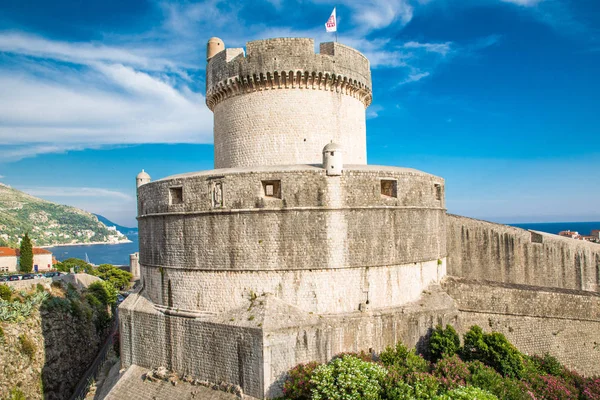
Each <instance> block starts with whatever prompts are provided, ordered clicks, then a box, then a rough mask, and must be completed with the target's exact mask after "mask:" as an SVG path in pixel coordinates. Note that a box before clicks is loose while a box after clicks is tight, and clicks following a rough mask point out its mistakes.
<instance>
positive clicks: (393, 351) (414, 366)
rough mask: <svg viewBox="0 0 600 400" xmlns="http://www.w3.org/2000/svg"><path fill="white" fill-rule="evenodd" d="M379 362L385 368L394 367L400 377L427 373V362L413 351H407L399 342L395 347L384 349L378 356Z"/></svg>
mask: <svg viewBox="0 0 600 400" xmlns="http://www.w3.org/2000/svg"><path fill="white" fill-rule="evenodd" d="M379 358H380V359H381V362H382V363H383V365H385V366H386V367H394V368H395V369H396V371H397V372H398V373H400V374H401V375H402V376H404V375H406V374H409V373H411V372H429V368H430V367H429V362H427V360H425V359H424V358H423V357H421V356H420V355H418V354H416V353H415V351H414V349H413V350H408V349H407V348H406V346H404V345H403V344H402V343H401V342H398V344H396V347H390V346H388V347H386V349H385V350H384V351H382V352H381V354H380V355H379Z"/></svg>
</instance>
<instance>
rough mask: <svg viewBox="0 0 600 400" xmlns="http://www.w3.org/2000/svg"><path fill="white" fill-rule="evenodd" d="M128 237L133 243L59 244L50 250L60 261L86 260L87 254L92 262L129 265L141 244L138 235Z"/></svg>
mask: <svg viewBox="0 0 600 400" xmlns="http://www.w3.org/2000/svg"><path fill="white" fill-rule="evenodd" d="M127 237H128V238H129V240H131V243H119V244H88V245H77V246H57V247H49V248H48V250H49V251H51V252H52V254H53V255H54V257H56V259H57V260H58V261H63V260H66V259H67V258H71V257H74V258H80V259H82V260H85V257H86V254H87V257H88V259H89V260H90V263H92V264H96V265H100V264H113V265H129V255H130V254H132V253H135V252H137V251H139V245H138V236H137V235H128V236H127Z"/></svg>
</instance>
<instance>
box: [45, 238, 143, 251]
mask: <svg viewBox="0 0 600 400" xmlns="http://www.w3.org/2000/svg"><path fill="white" fill-rule="evenodd" d="M123 243H133V241H131V240H129V239H123V240H118V241H116V242H86V243H59V244H48V245H43V246H35V247H40V248H43V249H45V248H48V247H69V246H94V245H97V244H123Z"/></svg>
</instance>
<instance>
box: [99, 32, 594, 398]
mask: <svg viewBox="0 0 600 400" xmlns="http://www.w3.org/2000/svg"><path fill="white" fill-rule="evenodd" d="M207 58H208V66H207V81H206V82H207V96H206V102H207V106H208V107H209V108H210V109H211V110H212V111H213V113H214V118H215V127H214V134H215V168H216V169H214V170H211V171H202V172H192V173H187V174H181V175H176V176H171V177H167V178H163V179H159V180H156V181H151V179H150V176H149V175H148V174H147V173H145V172H143V171H142V172H141V173H140V174H139V175H138V177H137V187H138V221H139V240H140V253H139V271H140V278H141V284H142V285H141V289H140V291H139V293H137V294H133V295H131V296H129V297H128V298H127V299H126V300H125V301H124V302H123V303H122V305H121V306H120V323H121V325H120V330H121V332H120V334H121V336H120V337H121V357H122V360H121V361H122V367H125V368H129V369H130V371H132V368H134V369H135V368H137V369H139V368H146V369H149V368H155V367H166V368H167V369H169V370H172V371H175V372H177V373H180V374H188V375H190V376H193V377H194V378H196V379H200V380H208V381H210V382H215V383H219V382H227V383H229V384H233V385H239V386H240V387H241V388H242V389H243V391H244V393H245V394H246V395H249V396H252V397H256V398H272V397H277V396H280V395H281V387H282V382H283V380H284V379H285V374H286V371H288V370H289V369H290V368H292V367H293V366H295V365H296V364H298V363H300V362H308V361H311V360H317V361H321V362H326V361H328V360H330V359H331V357H333V356H334V355H335V354H338V353H340V352H347V351H360V350H365V351H371V352H375V353H377V352H379V351H381V350H383V349H384V348H385V347H386V346H388V345H393V344H395V343H396V342H397V341H399V340H402V341H403V342H405V343H406V344H408V345H417V346H418V347H421V346H423V344H424V343H426V340H427V334H428V333H429V332H430V330H431V328H433V327H434V326H435V325H436V324H446V323H451V324H454V325H456V326H457V327H458V329H459V330H461V331H463V332H464V331H465V330H467V329H468V328H469V326H471V325H472V324H475V323H477V324H480V325H481V326H482V327H484V328H485V329H497V330H501V331H502V332H505V333H506V334H507V335H508V337H509V338H510V339H512V340H514V341H515V343H516V345H517V346H518V347H519V348H521V349H522V350H523V351H527V352H538V353H539V352H542V353H543V352H545V351H550V352H552V353H553V354H555V355H556V356H557V357H559V359H561V360H562V361H564V362H565V363H567V365H569V366H572V367H573V368H576V369H577V370H579V371H580V372H582V373H584V374H586V373H587V374H589V373H597V372H598V371H597V368H596V367H594V366H592V364H593V365H600V354H599V352H598V350H597V349H598V347H599V346H598V343H600V333H599V332H600V330H598V329H597V328H598V326H597V325H598V323H599V322H600V321H599V320H598V315H597V311H592V310H593V309H595V308H597V303H598V297H597V295H596V294H595V293H593V292H596V291H598V288H599V283H600V246H597V247H593V246H594V245H593V244H586V245H580V244H578V243H574V242H575V241H569V240H570V239H561V240H557V239H556V238H555V236H554V235H545V234H541V233H538V232H527V231H524V230H520V229H516V228H510V227H505V226H503V225H498V224H491V223H487V222H484V221H477V220H472V219H469V218H464V217H458V216H448V215H447V214H446V209H445V201H444V190H445V188H444V180H443V179H442V178H439V177H436V176H433V175H430V174H427V173H424V172H421V171H416V170H413V169H408V168H398V167H384V166H373V165H366V131H365V109H366V107H368V106H369V104H370V103H371V75H370V69H369V62H368V60H367V59H366V58H365V57H364V56H363V55H362V54H360V53H359V52H357V51H356V50H354V49H351V48H349V47H347V46H344V45H341V44H338V43H323V44H321V45H320V48H319V53H315V50H314V42H313V40H312V39H290V38H286V39H269V40H260V41H254V42H249V43H248V44H247V46H246V51H244V49H227V48H226V47H225V44H224V43H223V42H222V41H221V40H220V39H218V38H212V39H211V40H210V41H209V44H208V46H207ZM447 273H448V275H452V276H454V277H453V278H445V277H446V274H447ZM440 285H441V286H440ZM503 285H504V286H503ZM561 290H562V291H561ZM569 290H571V291H569ZM556 332H558V333H556ZM575 339H577V340H576V341H574V342H573V343H579V344H580V345H581V349H585V350H582V351H585V352H586V354H579V355H578V354H577V352H575V351H573V349H569V348H568V344H569V341H570V340H575ZM136 371H137V370H136ZM125 375H127V374H125ZM134 375H135V374H133V373H129V375H127V376H134ZM116 387H119V388H120V389H119V390H121V391H124V392H123V393H125V391H126V390H127V388H126V385H124V384H121V385H117V386H116ZM160 390H161V393H162V391H165V393H168V390H167V388H165V387H162V386H161V389H160ZM119 393H121V392H119ZM119 393H112V394H111V395H112V396H113V398H118V396H119ZM140 398H151V397H148V396H146V397H144V396H141V397H140ZM161 398H165V399H166V398H168V395H167V394H165V395H164V397H161Z"/></svg>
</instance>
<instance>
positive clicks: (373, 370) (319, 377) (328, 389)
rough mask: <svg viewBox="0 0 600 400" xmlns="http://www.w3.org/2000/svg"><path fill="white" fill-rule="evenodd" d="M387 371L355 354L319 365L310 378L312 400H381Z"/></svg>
mask: <svg viewBox="0 0 600 400" xmlns="http://www.w3.org/2000/svg"><path fill="white" fill-rule="evenodd" d="M385 376H386V370H385V368H383V367H382V366H380V365H377V364H375V363H370V362H365V361H362V360H359V359H358V358H356V357H353V356H343V357H341V358H335V359H333V360H331V361H330V362H329V363H328V364H324V365H320V366H318V367H317V368H316V369H315V370H314V372H313V377H312V379H311V381H310V382H311V384H313V385H314V388H313V389H312V399H313V400H326V399H327V400H363V399H364V400H378V399H380V398H381V394H382V392H383V389H382V387H381V382H382V381H383V380H384V378H385Z"/></svg>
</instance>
